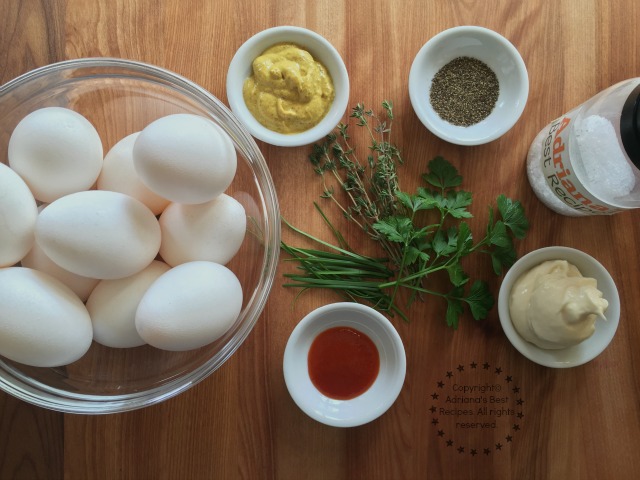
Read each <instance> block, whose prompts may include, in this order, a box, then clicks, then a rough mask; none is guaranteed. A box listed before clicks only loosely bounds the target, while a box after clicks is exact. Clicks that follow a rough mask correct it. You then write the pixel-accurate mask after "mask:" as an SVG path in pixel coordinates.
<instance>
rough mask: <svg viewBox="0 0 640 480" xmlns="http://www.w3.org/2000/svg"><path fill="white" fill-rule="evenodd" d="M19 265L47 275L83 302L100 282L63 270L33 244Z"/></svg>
mask: <svg viewBox="0 0 640 480" xmlns="http://www.w3.org/2000/svg"><path fill="white" fill-rule="evenodd" d="M20 263H21V265H22V266H23V267H27V268H33V269H34V270H39V271H41V272H44V273H47V274H49V275H51V276H52V277H53V278H57V279H58V280H60V281H61V282H62V283H64V284H65V285H66V286H67V287H69V288H70V289H71V290H72V291H73V293H75V294H76V295H77V296H78V298H80V300H82V301H83V302H86V301H87V299H88V298H89V294H90V293H91V292H92V291H93V289H94V288H95V286H96V285H97V284H98V282H99V281H100V280H98V279H97V278H87V277H83V276H81V275H76V274H75V273H72V272H69V271H68V270H65V269H64V268H62V267H61V266H60V265H58V264H57V263H55V262H54V261H53V260H51V259H50V258H49V257H47V254H46V253H44V251H43V250H42V247H41V246H40V245H38V244H37V243H34V244H33V247H32V248H31V250H30V251H29V253H27V254H26V255H25V257H24V258H23V259H22V262H20Z"/></svg>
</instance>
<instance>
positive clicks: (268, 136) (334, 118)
mask: <svg viewBox="0 0 640 480" xmlns="http://www.w3.org/2000/svg"><path fill="white" fill-rule="evenodd" d="M284 42H290V43H294V44H296V45H298V46H300V47H302V48H304V49H305V50H307V51H308V52H309V53H310V54H311V55H312V56H313V58H315V59H316V60H318V61H319V62H320V63H322V64H323V65H324V66H325V67H326V68H327V70H328V71H329V74H330V75H331V78H332V80H333V86H334V88H335V92H336V96H335V99H334V100H333V104H332V105H331V109H330V110H329V112H328V113H327V115H326V116H325V117H324V118H323V119H322V120H321V121H320V123H318V124H317V125H316V126H315V127H313V128H311V129H309V130H306V131H304V132H301V133H294V134H282V133H278V132H274V131H273V130H269V129H268V128H266V127H265V126H263V125H262V124H261V123H260V122H258V121H257V120H256V119H255V118H254V116H253V115H252V114H251V112H250V111H249V109H248V108H247V105H246V104H245V102H244V99H243V97H242V86H243V85H244V81H245V80H246V79H247V78H248V77H250V76H251V74H252V63H253V60H254V59H255V58H256V57H258V56H259V55H260V54H261V53H262V52H264V51H265V50H266V49H267V48H269V47H271V46H273V45H276V44H278V43H284ZM227 99H228V101H229V106H230V107H231V110H233V113H234V114H235V115H236V116H237V117H238V118H239V119H240V121H241V122H242V123H243V125H244V126H245V127H246V128H247V130H249V132H250V133H251V134H252V135H253V136H254V137H255V138H257V139H259V140H262V141H263V142H266V143H269V144H271V145H277V146H281V147H297V146H300V145H308V144H310V143H313V142H316V141H318V140H320V139H321V138H323V137H325V136H326V135H327V134H329V133H331V131H332V130H333V129H334V128H335V127H336V125H338V123H340V121H341V119H342V116H343V115H344V112H345V111H346V109H347V104H348V102H349V75H348V74H347V68H346V67H345V64H344V62H343V60H342V58H341V57H340V54H339V53H338V51H337V50H336V49H335V48H334V47H333V45H331V43H329V42H328V41H327V40H326V39H325V38H324V37H322V36H321V35H319V34H317V33H315V32H313V31H311V30H307V29H306V28H300V27H289V26H285V27H274V28H269V29H267V30H263V31H262V32H259V33H257V34H255V35H254V36H253V37H251V38H249V40H247V41H246V42H245V43H244V44H242V46H241V47H240V48H239V49H238V51H237V52H236V54H235V55H234V57H233V59H232V60H231V63H230V64H229V70H228V72H227Z"/></svg>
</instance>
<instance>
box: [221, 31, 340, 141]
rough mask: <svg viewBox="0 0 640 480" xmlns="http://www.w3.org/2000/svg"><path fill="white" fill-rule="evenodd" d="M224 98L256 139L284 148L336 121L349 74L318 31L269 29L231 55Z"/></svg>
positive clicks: (316, 137)
mask: <svg viewBox="0 0 640 480" xmlns="http://www.w3.org/2000/svg"><path fill="white" fill-rule="evenodd" d="M227 99H228V102H229V106H230V107H231V109H232V110H233V112H234V113H235V115H236V116H237V117H238V118H239V119H240V121H241V122H242V123H243V124H244V126H245V127H246V128H247V130H249V132H250V133H251V134H252V135H253V136H254V137H255V138H256V139H258V140H261V141H263V142H266V143H269V144H271V145H277V146H283V147H296V146H300V145H308V144H310V143H313V142H316V141H318V140H320V139H321V138H323V137H324V136H326V135H327V134H329V133H330V132H331V131H332V130H333V129H334V128H335V127H336V125H338V123H340V121H341V119H342V117H343V115H344V112H345V111H346V109H347V104H348V101H349V76H348V74H347V69H346V66H345V64H344V61H343V60H342V57H341V56H340V54H339V53H338V51H337V50H336V49H335V47H334V46H333V45H332V44H331V43H329V41H328V40H326V39H325V38H324V37H322V36H321V35H319V34H318V33H316V32H313V31H311V30H308V29H305V28H301V27H293V26H282V27H274V28H269V29H267V30H263V31H261V32H259V33H257V34H255V35H254V36H252V37H251V38H249V39H248V40H247V41H246V42H245V43H244V44H242V46H241V47H240V48H239V49H238V51H237V52H236V54H235V55H234V57H233V59H232V60H231V63H230V64H229V70H228V72H227Z"/></svg>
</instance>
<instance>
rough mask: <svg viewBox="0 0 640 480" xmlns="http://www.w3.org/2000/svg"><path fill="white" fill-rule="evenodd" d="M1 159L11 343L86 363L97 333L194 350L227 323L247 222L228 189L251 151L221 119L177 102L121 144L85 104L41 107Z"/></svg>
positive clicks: (3, 349)
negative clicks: (83, 111)
mask: <svg viewBox="0 0 640 480" xmlns="http://www.w3.org/2000/svg"><path fill="white" fill-rule="evenodd" d="M8 159H9V166H7V165H4V164H2V163H0V355H2V356H4V357H6V358H9V359H11V360H13V361H16V362H20V363H23V364H27V365H32V366H38V367H53V366H60V365H66V364H69V363H72V362H74V361H76V360H78V359H79V358H80V357H82V356H83V355H84V354H85V353H86V352H87V350H88V349H89V347H90V346H91V342H92V340H95V341H96V342H98V343H100V344H102V345H105V346H108V347H114V348H129V347H136V346H140V345H144V344H149V345H151V346H154V347H157V348H161V349H165V350H172V351H183V350H189V349H194V348H199V347H202V346H204V345H207V344H209V343H211V342H213V341H215V340H216V339H218V338H220V337H221V336H222V335H224V333H225V332H227V331H228V330H229V329H230V328H231V327H232V325H233V324H234V322H235V321H236V319H237V318H238V316H239V314H240V311H241V309H242V301H243V294H242V287H241V285H240V282H239V280H238V278H237V277H236V275H235V274H234V273H233V272H232V271H231V270H229V269H228V268H227V267H226V266H225V265H226V264H227V263H228V262H229V261H230V260H231V258H232V257H233V256H234V255H235V254H236V253H237V252H238V250H239V249H240V246H241V244H242V241H243V239H244V236H245V231H246V215H245V211H244V208H243V206H242V205H241V204H240V203H239V202H238V201H236V200H235V199H234V198H232V197H231V196H228V195H227V194H225V193H224V192H225V191H226V190H227V188H228V187H229V186H230V184H231V182H232V180H233V178H234V176H235V173H236V167H237V157H236V151H235V148H234V145H233V142H232V141H231V139H230V138H229V136H228V135H227V134H226V133H225V132H224V131H223V130H222V129H221V128H220V127H219V126H218V125H217V124H215V123H214V122H213V121H211V120H209V119H207V118H204V117H200V116H197V115H190V114H175V115H168V116H165V117H162V118H159V119H158V120H155V121H154V122H152V123H150V124H148V125H147V126H146V127H145V128H144V129H143V130H142V131H140V132H137V133H134V134H132V135H129V136H128V137H126V138H124V139H122V140H120V141H119V142H118V143H117V144H116V145H114V146H113V147H112V148H111V150H109V152H108V153H107V154H106V156H104V158H103V147H102V142H101V139H100V136H99V134H98V132H97V131H96V129H95V128H94V127H93V125H92V124H91V123H90V122H89V121H88V120H87V119H86V118H85V117H84V116H82V115H80V114H79V113H77V112H75V111H73V110H70V109H66V108H60V107H47V108H42V109H39V110H36V111H34V112H32V113H30V114H29V115H27V116H26V117H25V118H24V119H22V120H21V121H20V123H19V124H18V125H17V126H16V128H15V130H14V131H13V133H12V135H11V138H10V141H9V148H8Z"/></svg>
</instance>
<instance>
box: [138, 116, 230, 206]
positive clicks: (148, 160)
mask: <svg viewBox="0 0 640 480" xmlns="http://www.w3.org/2000/svg"><path fill="white" fill-rule="evenodd" d="M133 164H134V167H135V169H136V172H137V173H138V175H139V177H140V179H141V180H142V182H143V183H144V184H145V185H146V186H147V187H149V188H150V189H151V190H152V191H154V192H155V193H157V194H158V195H160V196H161V197H164V198H168V199H169V200H171V201H173V202H178V203H189V204H193V203H204V202H208V201H209V200H212V199H213V198H215V197H217V196H218V195H220V194H221V193H222V192H224V191H225V190H226V189H227V187H228V186H229V185H230V184H231V181H232V180H233V177H234V175H235V173H236V167H237V157H236V150H235V147H234V145H233V142H232V141H231V139H230V138H229V136H228V135H227V134H226V133H225V132H224V130H222V128H220V127H219V126H218V125H216V124H215V123H214V122H212V121H211V120H208V119H207V118H204V117H200V116H198V115H190V114H175V115H168V116H166V117H162V118H159V119H158V120H156V121H154V122H152V123H150V124H149V125H147V126H146V127H145V128H144V129H143V130H142V132H141V133H140V136H139V137H138V138H137V140H136V142H135V145H134V147H133Z"/></svg>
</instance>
